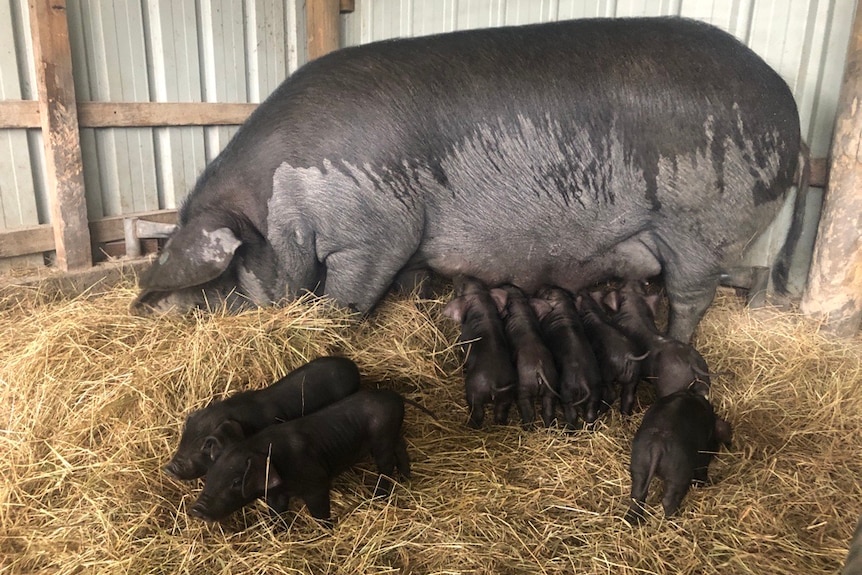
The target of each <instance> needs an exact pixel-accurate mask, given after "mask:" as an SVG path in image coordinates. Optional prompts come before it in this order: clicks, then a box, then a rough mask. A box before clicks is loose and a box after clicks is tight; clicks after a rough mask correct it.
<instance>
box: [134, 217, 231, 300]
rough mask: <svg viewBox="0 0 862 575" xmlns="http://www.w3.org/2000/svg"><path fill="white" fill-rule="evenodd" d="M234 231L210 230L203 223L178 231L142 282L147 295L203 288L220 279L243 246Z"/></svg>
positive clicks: (142, 287) (192, 223) (193, 224)
mask: <svg viewBox="0 0 862 575" xmlns="http://www.w3.org/2000/svg"><path fill="white" fill-rule="evenodd" d="M241 243H242V242H241V241H240V240H239V239H238V238H237V237H236V235H235V234H234V233H233V231H231V230H230V228H213V229H208V228H207V227H206V226H205V225H204V224H203V223H201V222H200V221H194V220H193V221H191V222H189V223H188V224H186V225H185V226H183V227H181V228H178V229H177V231H176V232H175V233H174V235H173V236H171V239H170V240H168V243H167V244H166V245H165V248H164V250H162V253H161V254H160V255H159V257H158V259H157V260H156V261H154V262H153V265H152V267H151V268H150V269H149V270H147V272H146V273H145V274H144V275H143V276H142V277H141V279H140V282H139V283H140V287H141V289H142V290H143V291H144V292H153V291H173V290H178V289H184V288H190V287H194V286H199V285H203V284H205V283H207V282H209V281H211V280H214V279H215V278H217V277H218V276H220V275H221V274H222V273H223V272H224V271H225V270H226V269H227V268H228V266H229V265H230V262H231V260H232V259H233V255H234V252H236V250H237V248H238V247H239V246H240V245H241Z"/></svg>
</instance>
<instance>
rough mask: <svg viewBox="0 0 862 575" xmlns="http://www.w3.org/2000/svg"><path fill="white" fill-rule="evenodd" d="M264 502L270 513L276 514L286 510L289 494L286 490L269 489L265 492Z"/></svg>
mask: <svg viewBox="0 0 862 575" xmlns="http://www.w3.org/2000/svg"><path fill="white" fill-rule="evenodd" d="M266 504H267V506H268V507H269V510H270V513H272V515H273V516H277V515H279V514H281V513H284V512H285V511H287V509H288V507H289V505H290V495H289V494H288V493H287V492H286V491H277V490H271V491H270V492H269V493H267V494H266Z"/></svg>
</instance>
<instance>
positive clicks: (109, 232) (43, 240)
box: [0, 210, 177, 258]
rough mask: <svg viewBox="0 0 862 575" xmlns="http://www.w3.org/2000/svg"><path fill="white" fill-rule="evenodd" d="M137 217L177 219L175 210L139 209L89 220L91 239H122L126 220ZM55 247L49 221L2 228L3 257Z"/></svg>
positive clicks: (0, 254)
mask: <svg viewBox="0 0 862 575" xmlns="http://www.w3.org/2000/svg"><path fill="white" fill-rule="evenodd" d="M130 217H136V218H140V219H142V220H150V221H153V222H161V223H164V224H174V223H176V222H177V211H176V210H159V211H155V212H137V213H134V214H128V215H125V216H112V217H108V218H102V219H100V220H95V221H92V222H90V226H89V227H90V239H91V241H92V242H93V243H94V244H96V245H98V244H105V243H108V242H116V241H120V240H122V239H123V237H124V236H123V220H124V219H125V218H130ZM53 249H54V231H53V228H52V227H51V225H50V224H42V225H39V226H29V227H26V228H18V229H14V230H8V231H0V258H12V257H16V256H24V255H28V254H36V253H40V252H49V251H51V250H53Z"/></svg>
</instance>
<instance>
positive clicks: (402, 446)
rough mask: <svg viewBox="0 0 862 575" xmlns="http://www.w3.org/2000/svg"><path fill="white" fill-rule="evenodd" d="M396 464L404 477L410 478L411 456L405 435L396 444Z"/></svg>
mask: <svg viewBox="0 0 862 575" xmlns="http://www.w3.org/2000/svg"><path fill="white" fill-rule="evenodd" d="M395 466H396V467H398V472H399V473H400V474H401V476H402V477H403V478H404V479H410V456H409V455H407V442H406V441H404V438H403V437H399V438H398V443H396V444H395Z"/></svg>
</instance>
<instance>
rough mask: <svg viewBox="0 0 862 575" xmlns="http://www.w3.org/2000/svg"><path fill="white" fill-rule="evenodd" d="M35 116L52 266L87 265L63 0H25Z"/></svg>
mask: <svg viewBox="0 0 862 575" xmlns="http://www.w3.org/2000/svg"><path fill="white" fill-rule="evenodd" d="M30 31H31V35H32V38H33V53H34V56H35V60H36V80H37V86H38V90H39V117H40V121H41V126H42V140H43V142H44V147H45V168H46V184H47V187H48V194H49V199H50V202H51V224H52V226H53V228H54V248H55V249H56V252H57V261H56V264H57V267H59V268H60V269H62V270H70V269H77V268H84V267H90V266H92V265H93V260H92V253H91V247H90V230H89V227H88V225H87V202H86V198H85V196H84V169H83V165H82V162H81V143H80V136H79V133H78V111H77V104H76V101H75V85H74V83H73V81H72V54H71V48H70V46H69V27H68V22H67V20H66V0H30Z"/></svg>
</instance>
